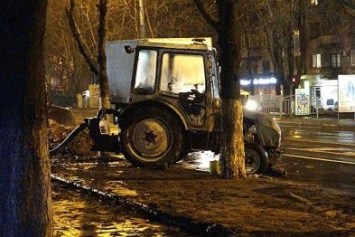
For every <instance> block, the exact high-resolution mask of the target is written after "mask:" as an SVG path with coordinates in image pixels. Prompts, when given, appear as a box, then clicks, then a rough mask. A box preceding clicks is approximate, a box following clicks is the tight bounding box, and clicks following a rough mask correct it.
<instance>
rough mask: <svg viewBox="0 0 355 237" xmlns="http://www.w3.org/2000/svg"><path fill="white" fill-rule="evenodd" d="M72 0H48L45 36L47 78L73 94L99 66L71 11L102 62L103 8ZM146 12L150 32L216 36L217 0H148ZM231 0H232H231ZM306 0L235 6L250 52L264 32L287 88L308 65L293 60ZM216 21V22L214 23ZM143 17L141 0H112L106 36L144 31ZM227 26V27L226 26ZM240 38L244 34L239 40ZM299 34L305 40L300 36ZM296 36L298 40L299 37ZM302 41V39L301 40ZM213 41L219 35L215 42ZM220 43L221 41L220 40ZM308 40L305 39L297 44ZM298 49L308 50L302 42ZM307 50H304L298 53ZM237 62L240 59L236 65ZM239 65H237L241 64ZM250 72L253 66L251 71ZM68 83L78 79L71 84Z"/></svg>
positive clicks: (149, 34)
mask: <svg viewBox="0 0 355 237" xmlns="http://www.w3.org/2000/svg"><path fill="white" fill-rule="evenodd" d="M70 2H72V1H69V0H68V1H52V0H51V1H49V8H48V18H47V28H48V30H47V37H46V68H47V79H48V80H51V81H50V84H51V85H55V84H56V83H57V84H61V83H63V84H64V87H65V90H66V91H68V93H69V94H75V93H77V92H79V91H80V90H82V89H83V86H84V85H87V84H88V82H89V81H91V82H93V81H95V80H96V78H97V75H95V71H93V70H89V69H90V67H88V65H87V63H86V62H85V61H84V60H83V59H82V57H80V56H79V55H80V53H79V50H78V48H77V44H76V42H75V40H74V38H73V37H72V32H71V30H70V24H68V19H70V18H71V17H72V19H74V21H75V24H76V26H77V28H78V33H79V34H80V36H81V38H82V40H83V46H84V47H85V50H86V51H87V52H88V55H89V57H90V58H91V59H92V61H93V62H94V65H96V67H98V63H97V57H98V53H97V52H98V39H99V37H98V35H97V32H98V26H99V24H98V22H99V21H98V19H99V15H98V14H99V13H98V9H97V7H96V4H97V3H96V1H84V0H76V1H75V8H74V9H71V10H70V8H71V7H70V6H71V3H70ZM143 2H144V3H145V7H144V16H145V19H146V20H145V26H146V36H147V37H203V36H212V37H213V38H214V39H215V40H217V32H216V31H214V30H213V29H214V25H213V24H214V23H213V20H216V19H218V9H217V7H216V5H217V4H215V1H213V0H207V1H203V2H202V1H191V0H169V1H154V0H145V1H143ZM196 2H198V5H197V6H201V7H202V8H203V9H204V12H205V13H206V14H208V16H209V17H208V18H207V22H206V21H205V19H204V17H203V16H206V14H205V15H201V14H199V10H201V9H198V8H196V7H195V6H196ZM232 2H233V1H232ZM305 2H306V1H305V0H292V1H289V0H287V1H286V0H283V1H275V0H262V1H259V0H258V1H256V0H253V1H247V2H243V3H239V4H238V6H237V10H238V18H237V19H236V23H237V24H238V35H236V37H235V40H234V41H235V43H236V42H237V41H239V42H240V40H241V39H240V38H249V39H250V40H247V41H246V42H247V45H246V48H247V49H250V51H249V52H248V53H247V54H248V55H249V54H251V53H252V50H251V49H252V48H253V47H254V46H253V45H252V43H253V40H255V38H254V36H256V35H260V34H261V35H263V36H264V39H265V42H266V44H267V45H266V48H267V49H268V51H269V54H270V57H271V59H272V62H273V65H274V66H275V68H274V70H275V73H276V75H277V77H278V78H279V80H280V84H282V85H284V87H285V91H289V90H288V88H289V80H290V78H292V76H293V75H294V72H295V71H296V72H297V73H298V74H299V76H300V73H301V71H302V67H304V65H303V62H304V61H305V60H303V59H302V58H301V60H297V62H298V63H297V64H295V63H294V60H295V57H294V56H295V55H294V52H295V50H294V49H295V48H294V45H295V43H294V42H295V37H294V36H295V31H296V29H297V30H298V29H300V31H299V33H300V35H301V36H303V35H304V34H303V32H302V29H304V26H303V25H302V24H304V17H305V14H304V10H305V8H306V5H305ZM194 3H195V4H194ZM211 23H212V24H211ZM139 26H140V17H139V5H138V1H137V0H124V1H108V4H107V15H106V32H107V34H106V39H107V40H124V39H132V38H139V37H140V28H139ZM224 30H226V29H224ZM238 38H239V39H240V40H238ZM299 39H301V42H302V38H299ZM299 39H297V40H299ZM298 42H299V41H298ZM214 43H215V44H216V43H217V41H215V42H214ZM216 45H217V44H216ZM299 45H304V44H299ZM300 50H301V51H302V50H305V47H301V48H300ZM299 55H301V56H303V55H304V54H302V53H301V54H299ZM240 63H243V64H244V65H246V67H245V68H246V69H250V68H252V67H251V66H252V65H251V63H252V62H251V61H250V60H245V61H242V62H240ZM234 66H235V67H237V65H234ZM238 67H239V65H238ZM250 74H251V76H252V72H251V71H250ZM69 85H75V86H74V87H73V86H70V87H69Z"/></svg>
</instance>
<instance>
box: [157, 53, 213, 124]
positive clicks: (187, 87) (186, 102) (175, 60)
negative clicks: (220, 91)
mask: <svg viewBox="0 0 355 237" xmlns="http://www.w3.org/2000/svg"><path fill="white" fill-rule="evenodd" d="M159 88H160V92H161V93H162V94H164V95H168V96H170V97H172V98H176V99H177V100H178V102H177V106H178V107H179V108H180V110H182V111H183V112H184V113H185V115H186V117H187V118H188V121H189V124H190V125H191V126H193V127H204V126H205V124H206V92H207V86H206V70H205V55H203V54H198V53H196V54H192V53H191V52H189V53H186V52H179V51H166V52H163V53H162V61H161V76H160V86H159Z"/></svg>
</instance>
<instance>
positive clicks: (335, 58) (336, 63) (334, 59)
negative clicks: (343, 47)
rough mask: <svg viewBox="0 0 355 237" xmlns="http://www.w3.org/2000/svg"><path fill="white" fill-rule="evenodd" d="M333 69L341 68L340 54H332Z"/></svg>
mask: <svg viewBox="0 0 355 237" xmlns="http://www.w3.org/2000/svg"><path fill="white" fill-rule="evenodd" d="M331 57H332V67H333V68H338V67H340V54H332V55H331Z"/></svg>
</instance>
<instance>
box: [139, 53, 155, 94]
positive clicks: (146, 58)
mask: <svg viewBox="0 0 355 237" xmlns="http://www.w3.org/2000/svg"><path fill="white" fill-rule="evenodd" d="M156 61H157V52H156V51H153V50H141V51H139V55H138V64H137V72H136V80H135V83H134V91H135V92H136V93H137V94H142V95H146V94H151V93H153V92H154V85H155V70H156Z"/></svg>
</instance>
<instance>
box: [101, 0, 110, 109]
mask: <svg viewBox="0 0 355 237" xmlns="http://www.w3.org/2000/svg"><path fill="white" fill-rule="evenodd" d="M98 9H99V12H100V14H99V17H100V19H99V29H98V35H99V45H98V62H99V68H100V70H99V84H100V98H101V103H100V107H101V108H105V109H109V108H110V107H111V105H110V98H109V88H108V77H107V66H106V54H105V39H106V29H105V25H106V24H105V23H106V13H107V0H100V4H99V5H98Z"/></svg>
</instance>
